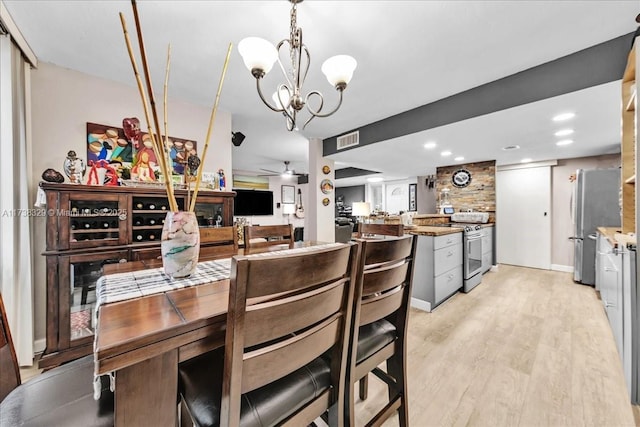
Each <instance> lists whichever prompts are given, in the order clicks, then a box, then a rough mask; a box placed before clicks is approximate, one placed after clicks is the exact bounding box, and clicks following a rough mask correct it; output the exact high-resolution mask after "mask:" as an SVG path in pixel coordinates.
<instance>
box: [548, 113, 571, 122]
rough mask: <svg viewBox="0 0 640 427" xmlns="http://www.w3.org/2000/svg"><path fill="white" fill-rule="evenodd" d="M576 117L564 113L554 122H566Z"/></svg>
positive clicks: (555, 118)
mask: <svg viewBox="0 0 640 427" xmlns="http://www.w3.org/2000/svg"><path fill="white" fill-rule="evenodd" d="M575 116H576V114H575V113H562V114H558V115H557V116H555V117H554V118H553V121H554V122H564V121H565V120H569V119H573V118H574V117H575Z"/></svg>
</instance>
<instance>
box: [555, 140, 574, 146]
mask: <svg viewBox="0 0 640 427" xmlns="http://www.w3.org/2000/svg"><path fill="white" fill-rule="evenodd" d="M569 144H573V139H563V140H562V141H558V142H556V145H560V146H562V145H569Z"/></svg>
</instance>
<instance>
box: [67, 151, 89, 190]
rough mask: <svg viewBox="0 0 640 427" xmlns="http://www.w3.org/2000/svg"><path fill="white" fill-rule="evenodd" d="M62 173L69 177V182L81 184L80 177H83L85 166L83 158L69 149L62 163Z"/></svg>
mask: <svg viewBox="0 0 640 427" xmlns="http://www.w3.org/2000/svg"><path fill="white" fill-rule="evenodd" d="M63 169H64V173H65V174H66V175H67V177H68V178H69V182H71V183H72V184H82V178H83V177H84V174H85V172H86V171H87V167H86V165H85V164H84V160H82V159H81V158H79V157H78V156H76V152H75V151H73V150H70V151H69V152H68V153H67V158H66V159H65V160H64V165H63Z"/></svg>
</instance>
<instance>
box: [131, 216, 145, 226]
mask: <svg viewBox="0 0 640 427" xmlns="http://www.w3.org/2000/svg"><path fill="white" fill-rule="evenodd" d="M142 224H143V219H142V217H141V216H134V217H133V225H142Z"/></svg>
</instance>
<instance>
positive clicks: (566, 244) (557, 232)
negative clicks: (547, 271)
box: [551, 154, 620, 268]
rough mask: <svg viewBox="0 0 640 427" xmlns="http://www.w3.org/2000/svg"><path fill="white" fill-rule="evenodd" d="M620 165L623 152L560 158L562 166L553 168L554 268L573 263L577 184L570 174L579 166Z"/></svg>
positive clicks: (552, 253)
mask: <svg viewBox="0 0 640 427" xmlns="http://www.w3.org/2000/svg"><path fill="white" fill-rule="evenodd" d="M616 167H620V154H609V155H604V156H594V157H580V158H576V159H566V160H558V165H557V166H554V167H553V168H552V172H551V174H552V175H551V192H552V196H551V197H552V208H551V212H553V214H552V215H553V216H552V218H551V264H552V268H554V267H555V266H571V267H572V266H573V242H572V241H571V240H569V237H570V236H572V235H573V223H572V220H571V209H570V203H571V195H572V193H573V184H572V183H571V182H570V181H569V177H570V176H571V175H572V174H574V173H575V172H576V170H577V169H606V168H616ZM603 225H605V224H603Z"/></svg>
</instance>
